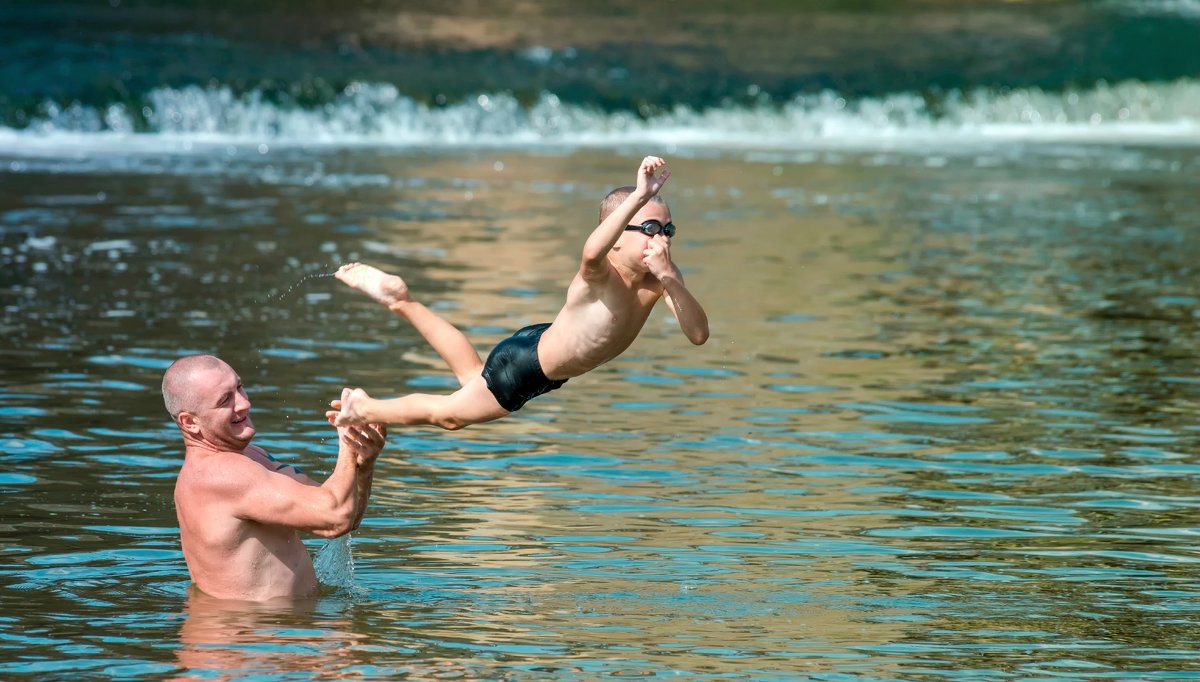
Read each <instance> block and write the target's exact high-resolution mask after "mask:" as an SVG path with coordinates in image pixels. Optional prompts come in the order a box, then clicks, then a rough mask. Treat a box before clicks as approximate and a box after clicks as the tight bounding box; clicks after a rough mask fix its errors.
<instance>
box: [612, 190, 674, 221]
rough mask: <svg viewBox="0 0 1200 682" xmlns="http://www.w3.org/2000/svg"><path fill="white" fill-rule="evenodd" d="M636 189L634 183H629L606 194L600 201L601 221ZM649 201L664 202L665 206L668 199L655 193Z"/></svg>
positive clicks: (653, 202) (654, 202) (652, 202)
mask: <svg viewBox="0 0 1200 682" xmlns="http://www.w3.org/2000/svg"><path fill="white" fill-rule="evenodd" d="M635 189H637V188H636V187H634V186H632V185H627V186H625V187H618V188H616V189H614V190H613V191H611V192H609V193H608V195H607V196H605V197H604V199H603V200H602V201H601V202H600V222H604V219H605V218H607V217H608V216H609V214H611V213H612V212H613V211H615V210H617V207H618V206H620V205H621V202H622V201H625V199H626V198H627V197H628V196H629V195H630V194H633V191H634V190H635ZM648 203H651V204H662V205H663V206H666V205H667V200H666V199H663V198H662V196H661V195H659V194H655V195H654V196H652V197H650V201H649V202H648Z"/></svg>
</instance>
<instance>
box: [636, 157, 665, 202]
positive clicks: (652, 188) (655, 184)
mask: <svg viewBox="0 0 1200 682" xmlns="http://www.w3.org/2000/svg"><path fill="white" fill-rule="evenodd" d="M666 165H667V162H666V161H663V160H662V159H660V158H659V157H657V156H647V157H646V158H644V159H642V165H641V166H638V174H637V192H638V194H639V195H641V196H643V197H645V198H647V199H648V198H650V197H652V196H654V195H656V194H658V191H659V190H660V189H662V187H663V185H665V184H667V178H669V177H671V170H670V169H669V168H665V166H666ZM659 168H662V173H660V174H659V175H655V174H654V173H655V171H657V170H658V169H659Z"/></svg>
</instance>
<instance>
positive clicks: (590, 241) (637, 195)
mask: <svg viewBox="0 0 1200 682" xmlns="http://www.w3.org/2000/svg"><path fill="white" fill-rule="evenodd" d="M666 163H667V162H666V161H663V160H662V159H660V158H658V157H657V156H647V157H646V158H644V159H642V165H641V166H638V176H637V188H636V189H635V190H634V191H633V192H630V194H629V196H627V197H625V200H624V201H622V202H621V205H620V206H618V207H617V208H616V209H615V210H614V211H613V212H612V213H609V214H608V217H607V218H605V219H604V221H603V222H601V223H600V224H599V225H598V226H597V227H596V229H595V230H592V234H591V235H590V236H589V237H588V238H587V241H586V242H584V243H583V259H582V262H581V263H580V265H579V271H580V273H582V275H583V278H584V279H585V280H589V281H591V280H594V279H595V278H597V277H599V276H600V275H602V274H603V273H604V272H605V267H606V265H607V263H608V260H607V256H608V252H609V251H611V250H612V247H613V245H614V244H616V243H617V240H618V239H620V238H621V233H622V232H624V231H625V226H627V225H628V224H629V221H630V220H632V219H633V216H634V215H636V214H637V212H638V211H640V210H642V207H643V206H645V205H646V202H647V201H650V198H651V197H653V196H654V195H655V194H658V191H659V190H660V189H662V186H663V184H665V183H666V181H667V178H669V177H671V171H670V170H668V169H666V168H663V171H662V174H661V175H659V176H655V175H654V173H655V171H657V170H658V169H659V168H662V167H663V166H665V165H666Z"/></svg>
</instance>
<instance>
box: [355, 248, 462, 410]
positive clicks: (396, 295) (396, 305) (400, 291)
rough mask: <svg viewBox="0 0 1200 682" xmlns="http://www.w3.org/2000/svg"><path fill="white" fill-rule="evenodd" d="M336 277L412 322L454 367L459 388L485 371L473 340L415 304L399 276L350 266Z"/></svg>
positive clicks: (431, 312)
mask: <svg viewBox="0 0 1200 682" xmlns="http://www.w3.org/2000/svg"><path fill="white" fill-rule="evenodd" d="M335 276H336V277H337V278H338V279H340V280H342V281H343V282H345V283H346V284H348V285H350V286H351V287H353V288H355V289H358V290H359V291H362V292H363V293H365V294H367V295H368V296H370V297H371V298H373V299H375V300H376V301H379V302H380V303H382V304H384V305H386V306H387V307H388V309H389V310H391V311H393V312H395V313H397V314H398V315H402V316H403V317H404V318H405V319H406V320H408V322H409V324H411V325H412V326H413V328H414V329H416V330H417V332H418V333H419V334H420V335H421V336H422V337H423V338H424V339H425V341H426V342H427V343H428V344H429V345H430V346H432V347H433V350H434V351H436V352H437V354H438V355H440V356H441V358H442V360H443V361H445V363H446V364H447V365H448V366H449V367H450V371H451V372H453V373H454V376H455V378H456V379H458V385H459V386H465V385H466V383H467V382H468V381H470V380H471V377H473V376H475V375H476V374H478V373H479V371H480V370H481V369H482V368H483V360H482V359H480V357H479V352H478V351H477V350H475V346H474V345H472V344H471V341H470V339H468V338H467V337H466V335H465V334H463V333H462V332H461V331H459V330H458V328H457V327H455V326H454V325H452V324H450V323H449V322H447V321H446V320H444V319H443V318H441V317H439V316H438V315H437V314H435V313H434V312H433V311H432V310H430V309H429V308H427V307H425V305H424V304H422V303H420V302H418V301H414V300H412V297H411V296H410V295H409V292H408V285H407V284H405V283H404V280H402V279H400V277H398V276H397V275H391V274H388V273H386V272H383V271H382V270H380V269H378V268H374V267H371V266H370V265H363V264H362V263H350V264H347V265H343V266H342V267H340V268H338V271H337V273H336V274H335Z"/></svg>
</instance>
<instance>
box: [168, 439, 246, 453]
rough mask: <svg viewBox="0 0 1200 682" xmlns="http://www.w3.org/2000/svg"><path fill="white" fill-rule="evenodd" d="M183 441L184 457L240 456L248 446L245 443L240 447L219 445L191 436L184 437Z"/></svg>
mask: <svg viewBox="0 0 1200 682" xmlns="http://www.w3.org/2000/svg"><path fill="white" fill-rule="evenodd" d="M183 440H184V444H185V448H186V450H185V455H195V456H199V457H204V456H206V455H221V454H233V455H242V454H245V453H246V448H247V447H248V446H249V445H250V444H249V443H246V445H243V446H241V447H237V446H228V445H221V444H218V443H214V442H212V441H210V440H207V439H204V438H196V437H191V436H184V439H183Z"/></svg>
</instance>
